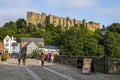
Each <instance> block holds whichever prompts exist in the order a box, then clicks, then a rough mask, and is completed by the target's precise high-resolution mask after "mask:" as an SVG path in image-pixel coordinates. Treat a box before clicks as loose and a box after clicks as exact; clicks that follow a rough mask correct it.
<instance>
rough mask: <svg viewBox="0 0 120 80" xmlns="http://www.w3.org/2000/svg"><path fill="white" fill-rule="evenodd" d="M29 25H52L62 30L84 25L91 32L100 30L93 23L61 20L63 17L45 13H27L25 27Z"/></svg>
mask: <svg viewBox="0 0 120 80" xmlns="http://www.w3.org/2000/svg"><path fill="white" fill-rule="evenodd" d="M29 23H32V24H34V25H37V24H39V23H40V24H42V25H46V24H54V25H55V26H62V28H64V29H69V28H70V27H73V26H75V27H78V26H80V25H84V26H86V27H87V28H89V29H91V30H95V29H98V28H100V24H99V23H95V22H92V21H90V22H86V20H82V21H79V20H75V19H70V18H69V17H66V18H63V17H58V16H55V15H51V14H49V15H46V13H41V14H40V13H34V12H27V25H28V24H29Z"/></svg>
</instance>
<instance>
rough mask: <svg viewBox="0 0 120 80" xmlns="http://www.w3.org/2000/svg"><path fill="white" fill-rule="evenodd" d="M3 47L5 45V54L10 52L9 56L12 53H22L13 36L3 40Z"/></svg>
mask: <svg viewBox="0 0 120 80" xmlns="http://www.w3.org/2000/svg"><path fill="white" fill-rule="evenodd" d="M3 45H4V52H6V51H7V52H8V53H9V54H11V53H19V51H20V45H19V43H17V41H16V38H14V37H13V36H12V37H10V36H8V35H7V36H6V37H5V38H4V40H3Z"/></svg>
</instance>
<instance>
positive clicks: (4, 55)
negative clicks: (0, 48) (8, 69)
mask: <svg viewBox="0 0 120 80" xmlns="http://www.w3.org/2000/svg"><path fill="white" fill-rule="evenodd" d="M7 59H8V52H5V53H4V54H3V55H2V57H1V60H2V61H6V60H7Z"/></svg>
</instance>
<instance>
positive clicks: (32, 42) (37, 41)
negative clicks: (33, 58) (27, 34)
mask: <svg viewBox="0 0 120 80" xmlns="http://www.w3.org/2000/svg"><path fill="white" fill-rule="evenodd" d="M20 47H21V53H22V54H24V53H26V54H27V55H30V54H31V53H32V52H33V50H35V49H39V50H40V49H41V50H42V51H44V39H43V38H21V43H20Z"/></svg>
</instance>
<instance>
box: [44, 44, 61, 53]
mask: <svg viewBox="0 0 120 80" xmlns="http://www.w3.org/2000/svg"><path fill="white" fill-rule="evenodd" d="M51 52H54V54H55V55H59V53H60V47H59V46H45V53H46V54H48V53H51Z"/></svg>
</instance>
